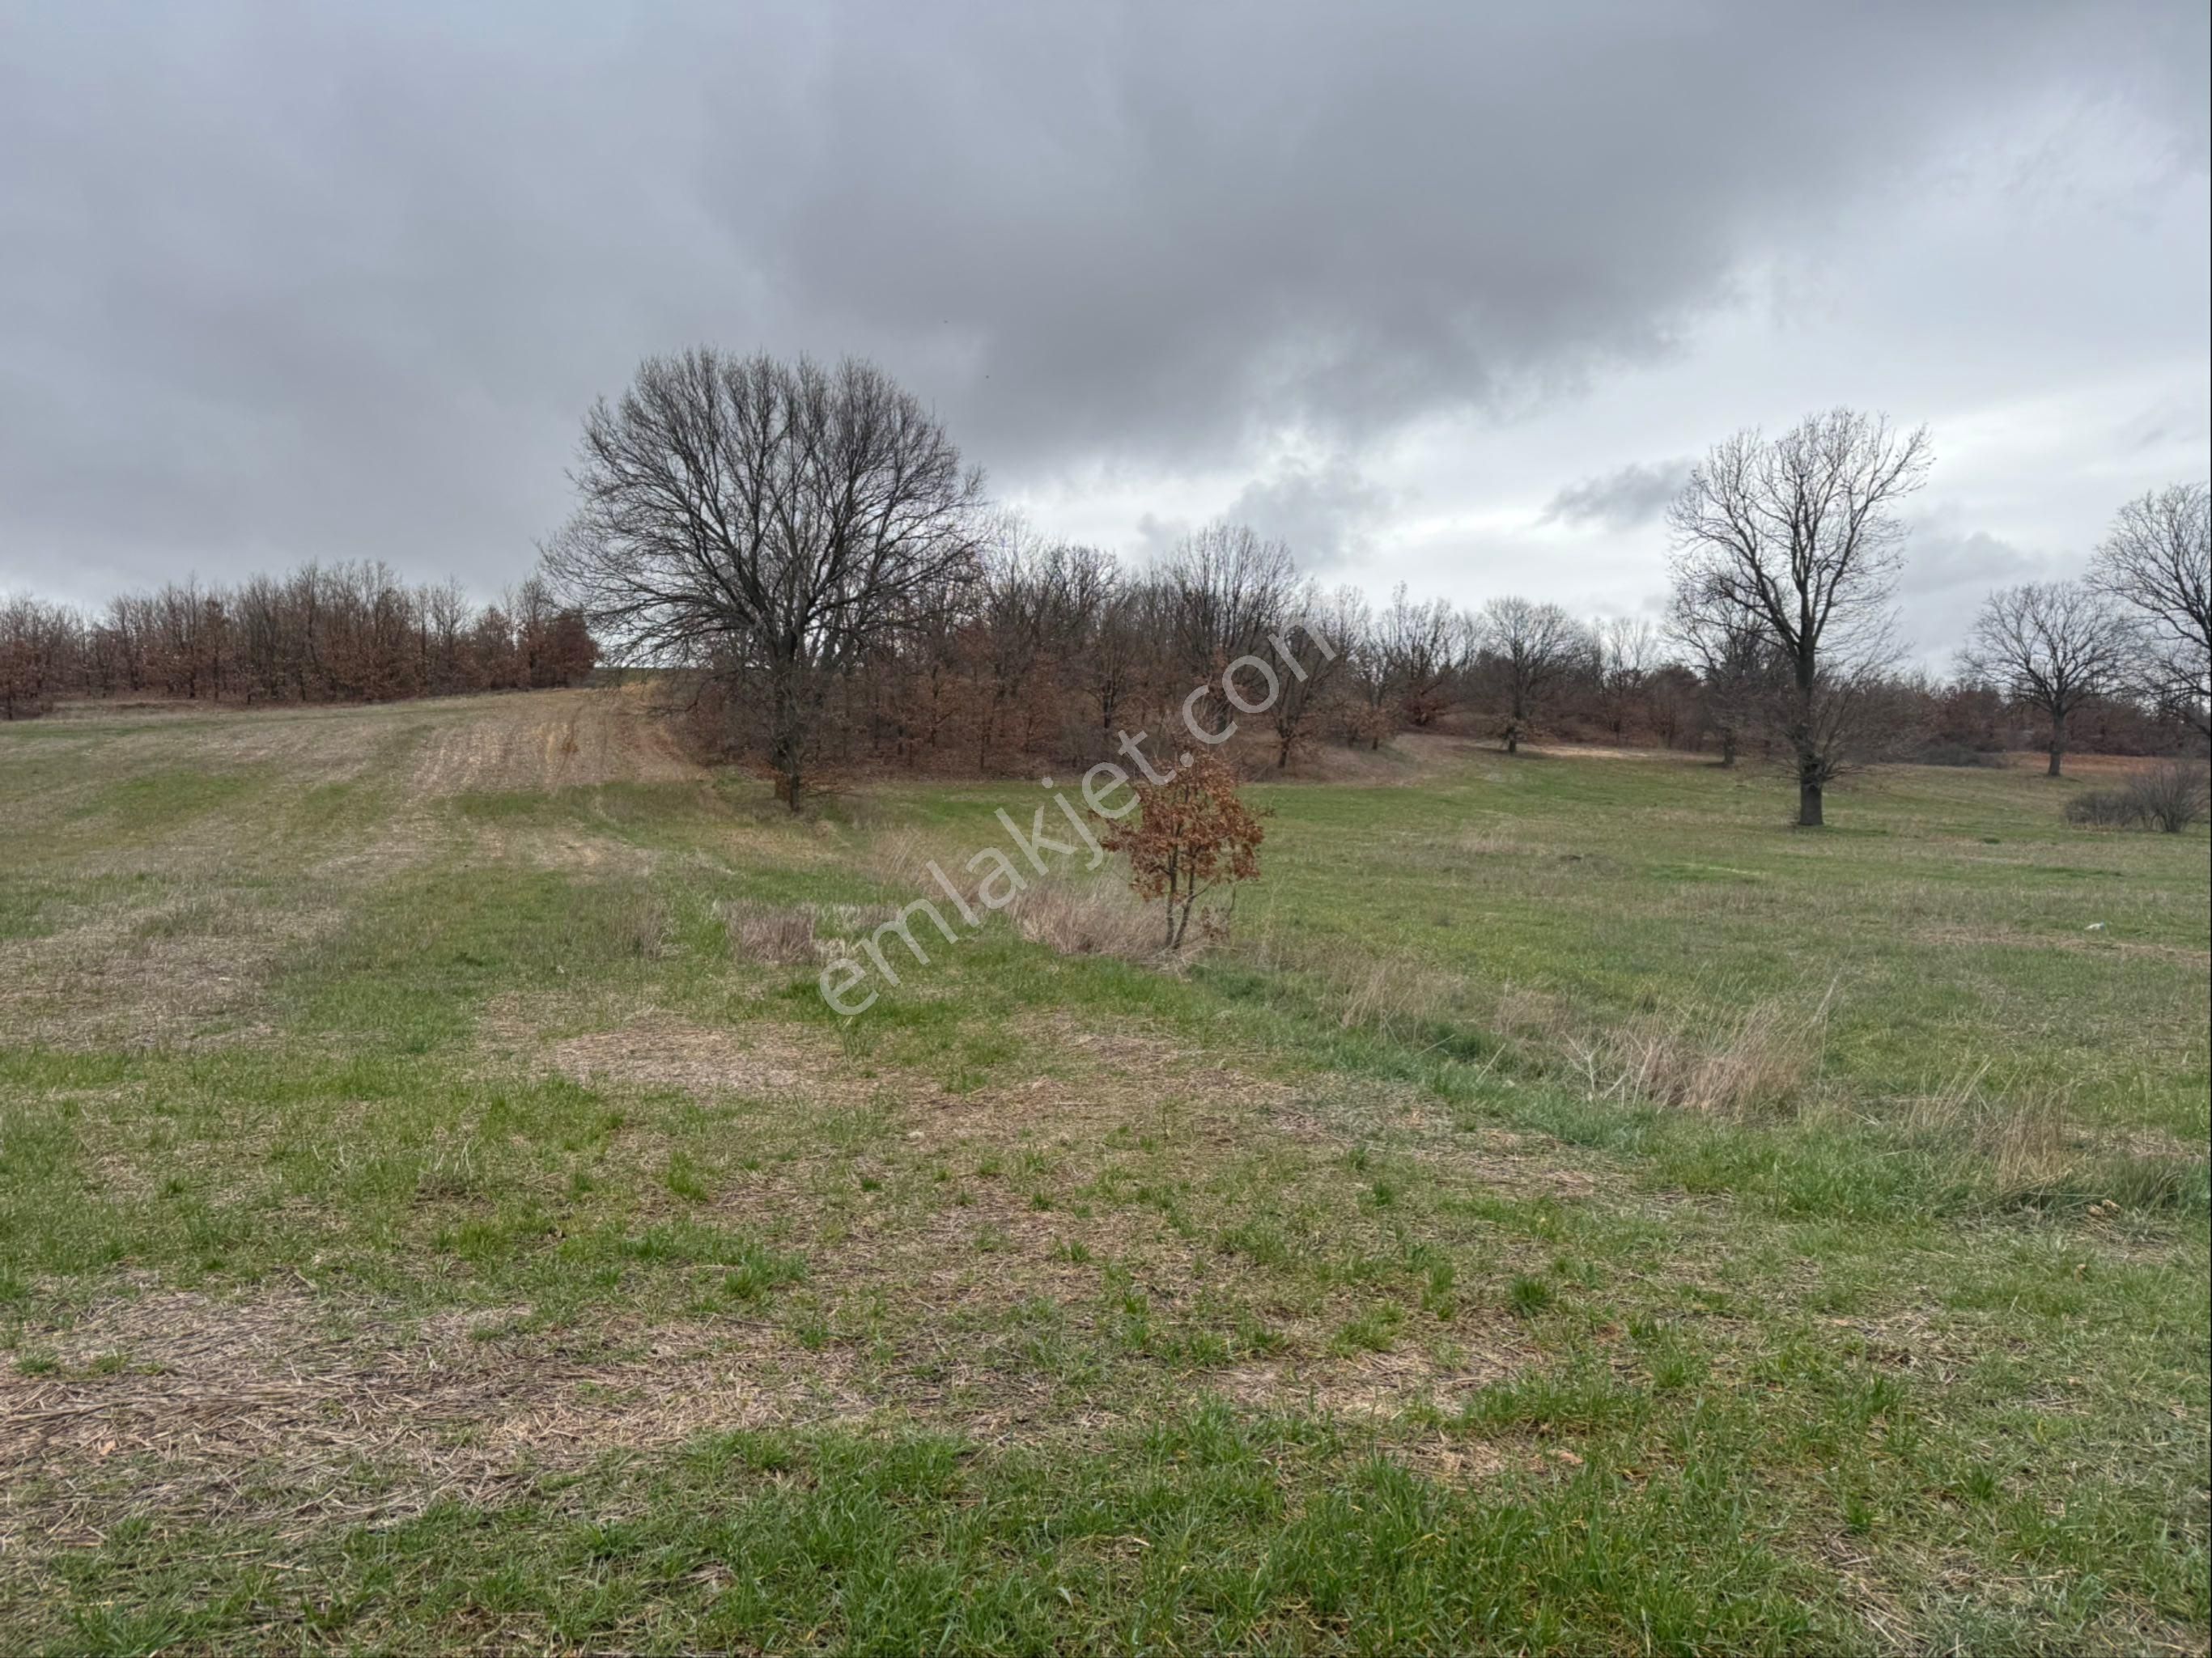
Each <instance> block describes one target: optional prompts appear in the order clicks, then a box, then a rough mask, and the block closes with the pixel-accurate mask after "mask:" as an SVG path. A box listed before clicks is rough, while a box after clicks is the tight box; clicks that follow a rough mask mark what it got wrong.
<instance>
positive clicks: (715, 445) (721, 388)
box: [544, 349, 982, 811]
mask: <svg viewBox="0 0 2212 1658" xmlns="http://www.w3.org/2000/svg"><path fill="white" fill-rule="evenodd" d="M574 479H575V483H576V486H577V488H578V489H579V490H580V492H581V493H582V495H583V498H584V501H583V506H582V507H581V508H580V511H579V512H578V513H577V514H576V516H575V518H574V519H572V520H571V521H570V523H569V524H568V526H567V527H566V528H565V529H564V530H563V531H562V532H561V533H560V535H559V536H558V537H556V538H555V540H554V541H553V543H552V544H551V545H550V546H549V547H548V548H547V549H546V550H545V553H544V563H545V568H546V571H547V573H548V574H549V575H550V576H551V577H552V578H553V579H554V580H555V581H556V583H557V584H558V585H559V586H560V587H561V588H562V591H563V592H564V593H565V594H566V596H567V597H568V599H569V600H570V601H571V602H572V603H574V604H577V605H578V606H580V608H581V609H582V610H584V611H585V613H586V616H588V618H589V619H590V621H591V623H592V625H593V626H594V627H596V628H597V629H599V630H600V631H601V633H602V635H603V636H604V637H605V638H606V639H607V640H608V641H609V642H610V643H611V645H612V646H613V647H615V649H616V651H617V653H619V654H621V655H622V656H623V657H624V658H625V659H629V660H633V661H643V662H664V663H682V664H688V665H715V666H717V667H718V668H719V669H720V671H724V672H726V673H730V674H732V676H736V677H750V678H757V680H758V682H759V683H760V684H761V686H762V689H763V692H764V693H765V697H766V702H767V708H766V733H765V734H766V748H767V751H768V758H769V764H770V765H771V766H772V767H773V768H774V770H775V774H776V776H777V778H778V787H779V789H780V790H781V792H782V793H783V794H784V795H785V797H786V798H787V799H788V801H789V802H790V805H791V808H792V810H793V811H798V810H799V792H800V789H801V786H802V785H803V783H804V780H805V774H806V770H807V767H808V765H809V757H808V756H809V753H810V750H811V745H812V743H813V739H814V738H815V737H816V735H817V723H818V721H819V719H820V717H821V713H822V709H823V701H824V698H825V696H826V695H827V692H828V689H829V684H830V683H831V682H832V681H833V680H834V678H835V677H836V676H837V675H839V674H841V673H842V672H844V671H848V669H850V668H851V667H852V666H853V665H855V664H856V663H857V662H858V661H859V660H860V658H861V657H862V656H863V655H864V654H865V653H866V651H867V650H868V649H869V647H871V646H872V645H874V644H876V643H877V642H878V641H881V640H882V639H884V637H885V636H886V635H889V634H890V633H891V632H893V631H895V630H896V629H898V628H899V627H901V626H902V625H903V624H904V623H907V622H908V620H909V619H910V618H911V616H912V615H913V613H914V609H913V607H914V604H915V602H916V601H917V600H918V599H919V598H921V596H923V595H925V594H928V593H931V592H939V591H942V590H943V588H944V586H945V579H946V577H947V575H948V574H949V573H951V572H952V571H954V570H956V569H957V568H964V567H966V566H967V565H969V563H970V562H972V561H973V560H974V558H975V526H976V514H977V509H978V507H979V506H980V504H981V498H982V475H981V473H980V472H977V471H973V470H971V469H967V468H963V466H962V465H961V462H960V454H959V451H958V450H957V449H956V448H955V447H954V446H953V445H952V442H951V439H950V438H948V437H947V436H946V435H945V430H944V428H943V427H941V426H940V425H939V423H938V422H937V419H936V417H935V416H933V415H931V414H930V413H929V411H928V410H927V409H925V408H924V407H923V406H922V405H921V403H920V402H918V401H917V400H916V399H915V398H914V397H913V396H911V395H910V394H909V393H908V392H904V391H902V390H901V389H900V388H899V387H898V386H896V384H894V383H893V382H892V381H891V380H890V378H889V377H888V376H887V375H885V374H884V373H883V372H882V370H880V369H878V368H877V367H874V366H873V365H872V364H869V363H866V362H860V361H852V360H848V361H844V362H842V363H841V364H839V365H838V366H837V367H835V368H824V367H820V366H819V365H817V364H816V363H814V362H811V361H807V360H806V359H804V358H802V359H800V360H799V361H797V362H796V363H781V362H777V361H775V360H774V359H772V358H769V357H766V356H756V357H749V358H744V359H738V358H733V357H727V356H724V355H720V354H719V353H717V352H715V351H713V350H711V349H697V350H692V351H689V352H686V353H685V354H684V355H682V356H679V357H653V358H649V359H647V361H646V362H645V363H644V364H643V365H642V366H641V367H640V368H639V369H638V371H637V377H636V379H635V380H634V381H633V382H632V384H631V386H630V388H629V391H627V392H624V393H623V397H622V400H621V401H620V402H619V403H618V404H615V405H614V406H612V407H610V406H609V405H608V404H606V403H605V402H604V401H603V402H601V403H600V404H598V405H597V406H596V407H595V408H593V410H592V412H591V414H590V415H589V416H587V417H586V421H585V423H584V438H583V446H582V454H581V458H580V464H579V465H578V467H577V470H576V471H575V474H574Z"/></svg>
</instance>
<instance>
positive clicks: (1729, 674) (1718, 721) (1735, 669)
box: [1667, 583, 1774, 768]
mask: <svg viewBox="0 0 2212 1658" xmlns="http://www.w3.org/2000/svg"><path fill="white" fill-rule="evenodd" d="M1667 635H1668V638H1669V639H1671V640H1672V641H1674V643H1675V644H1677V645H1679V646H1680V647H1681V648H1682V649H1683V650H1684V651H1686V653H1688V654H1689V657H1690V659H1691V661H1692V663H1693V664H1694V665H1695V666H1696V669H1697V674H1698V689H1699V695H1700V698H1701V700H1702V701H1703V704H1704V708H1703V712H1704V716H1705V724H1706V725H1707V726H1710V727H1711V730H1712V733H1713V735H1714V736H1716V737H1717V738H1719V739H1720V744H1721V764H1722V766H1723V768H1727V767H1733V766H1734V765H1735V761H1736V755H1737V753H1738V751H1739V750H1741V748H1742V746H1743V738H1744V734H1745V732H1747V730H1748V729H1749V728H1750V726H1751V725H1752V722H1753V720H1755V719H1757V718H1758V716H1759V711H1760V710H1761V709H1762V708H1764V707H1765V706H1766V705H1767V703H1768V701H1769V700H1770V698H1771V689H1772V687H1771V680H1772V677H1773V673H1772V670H1773V667H1774V646H1773V643H1772V641H1771V640H1770V639H1769V638H1768V637H1767V634H1766V630H1765V627H1764V626H1763V625H1761V623H1759V620H1758V619H1757V618H1756V617H1754V616H1751V615H1750V614H1748V613H1747V612H1746V611H1743V610H1735V609H1734V608H1732V607H1730V606H1728V605H1725V604H1705V603H1703V602H1702V601H1701V600H1700V598H1699V596H1698V595H1696V594H1692V593H1689V592H1685V591H1684V589H1683V588H1682V587H1681V586H1680V584H1679V583H1678V584H1677V586H1676V587H1675V591H1674V601H1673V604H1672V606H1671V607H1670V609H1669V610H1668V616H1667Z"/></svg>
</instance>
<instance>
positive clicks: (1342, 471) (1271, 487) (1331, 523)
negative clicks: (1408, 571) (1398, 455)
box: [1227, 455, 1392, 575]
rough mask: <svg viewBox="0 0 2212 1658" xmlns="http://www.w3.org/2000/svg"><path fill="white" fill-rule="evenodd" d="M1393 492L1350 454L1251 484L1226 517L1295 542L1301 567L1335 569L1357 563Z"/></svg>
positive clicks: (1297, 465) (1292, 467)
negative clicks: (1368, 474)
mask: <svg viewBox="0 0 2212 1658" xmlns="http://www.w3.org/2000/svg"><path fill="white" fill-rule="evenodd" d="M1391 505H1392V497H1391V495H1390V492H1389V490H1387V489H1383V488H1381V487H1380V486H1378V485H1376V484H1375V483H1371V482H1370V480H1369V479H1368V478H1367V477H1364V475H1363V474H1362V473H1361V472H1360V471H1359V469H1358V466H1357V465H1355V464H1354V463H1353V462H1352V460H1351V459H1349V458H1347V457H1346V456H1342V455H1336V456H1332V457H1330V458H1329V459H1328V460H1326V461H1323V462H1322V463H1320V464H1318V465H1313V464H1309V463H1305V462H1291V463H1289V464H1287V465H1284V466H1282V467H1279V469H1277V470H1276V471H1273V472H1272V473H1270V474H1269V475H1268V476H1267V477H1263V478H1255V479H1254V480H1253V481H1252V482H1251V483H1248V484H1246V485H1245V486H1244V488H1243V490H1242V491H1241V492H1239V494H1238V495H1237V499H1236V500H1235V501H1233V502H1231V505H1230V507H1229V511H1228V514H1227V516H1228V517H1229V518H1230V519H1232V520H1234V521H1236V522H1237V523H1241V524H1249V525H1251V526H1252V527H1253V528H1254V529H1255V530H1257V531H1259V532H1260V533H1261V535H1263V536H1268V537H1274V538H1277V539H1279V540H1282V541H1285V542H1287V543H1289V544H1290V547H1291V552H1292V553H1294V554H1295V555H1296V556H1297V561H1298V568H1301V569H1303V570H1305V571H1307V572H1308V573H1309V574H1316V575H1328V574H1337V573H1340V572H1342V571H1344V570H1345V569H1346V568H1349V567H1351V566H1352V565H1353V564H1355V563H1356V562H1358V557H1359V555H1360V554H1361V553H1362V552H1363V551H1364V550H1365V548H1366V546H1367V544H1368V542H1369V538H1370V536H1371V535H1372V533H1373V531H1375V529H1376V526H1377V525H1380V524H1381V523H1382V521H1383V519H1384V518H1385V517H1386V516H1387V515H1388V513H1389V510H1390V507H1391Z"/></svg>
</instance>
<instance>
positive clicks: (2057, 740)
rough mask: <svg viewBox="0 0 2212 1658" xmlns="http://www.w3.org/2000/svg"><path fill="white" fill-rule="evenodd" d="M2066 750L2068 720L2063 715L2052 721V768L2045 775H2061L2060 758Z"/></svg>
mask: <svg viewBox="0 0 2212 1658" xmlns="http://www.w3.org/2000/svg"><path fill="white" fill-rule="evenodd" d="M2065 752H2066V721H2065V720H2064V719H2063V717H2062V718H2059V719H2057V720H2052V721H2051V769H2050V770H2049V771H2047V772H2045V774H2044V775H2045V776H2046V777H2056V776H2057V775H2059V771H2058V758H2059V756H2061V755H2063V754H2064V753H2065Z"/></svg>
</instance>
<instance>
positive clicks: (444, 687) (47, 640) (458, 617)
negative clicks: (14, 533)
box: [0, 562, 599, 720]
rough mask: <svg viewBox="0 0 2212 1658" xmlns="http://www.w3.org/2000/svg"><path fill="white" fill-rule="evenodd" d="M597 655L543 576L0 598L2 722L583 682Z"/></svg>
mask: <svg viewBox="0 0 2212 1658" xmlns="http://www.w3.org/2000/svg"><path fill="white" fill-rule="evenodd" d="M598 659H599V647H598V645H597V643H596V641H594V640H593V639H592V635H591V632H590V629H589V628H588V626H587V625H586V622H585V619H584V616H583V614H582V612H581V611H580V610H577V609H575V608H574V606H570V605H563V604H560V603H559V602H558V601H557V600H556V598H555V596H554V594H553V592H552V590H551V588H550V587H549V586H547V585H546V583H545V582H544V580H542V579H541V578H539V577H537V576H532V577H531V578H530V579H529V580H526V581H524V582H523V583H522V584H521V585H520V586H518V587H516V588H515V589H514V590H513V592H510V593H509V594H507V596H506V598H504V599H503V600H502V601H501V602H500V603H497V604H483V605H478V604H474V603H472V602H471V600H470V599H469V598H468V596H467V595H466V594H465V592H463V591H462V589H461V587H460V586H459V584H458V583H455V582H450V581H449V582H446V583H444V584H442V585H440V586H408V585H406V584H405V583H404V582H402V581H401V580H399V578H398V576H397V574H394V573H393V572H392V570H391V569H390V568H387V567H386V566H385V565H384V564H382V563H379V562H363V563H351V564H330V565H324V564H308V565H305V566H303V567H301V568H299V569H296V570H294V571H292V572H291V573H290V574H286V575H281V576H254V577H252V578H250V579H249V580H245V581H241V582H239V583H237V584H236V585H234V586H203V585H202V584H201V583H200V582H198V581H197V580H185V581H183V582H171V583H168V584H166V585H164V586H161V587H158V588H155V589H154V590H153V591H151V592H138V593H127V594H124V595H122V596H120V597H118V598H113V599H111V600H110V601H109V602H108V604H106V607H105V608H104V609H100V610H79V609H76V608H73V607H71V606H68V605H63V604H49V603H46V602H44V601H41V600H40V599H37V598H32V597H29V596H28V595H19V596H16V597H15V598H8V599H6V600H4V601H0V718H4V719H9V720H17V719H23V718H27V717H29V716H31V715H34V714H44V713H48V712H50V711H51V710H52V708H53V707H54V705H55V702H56V701H58V699H61V698H64V697H98V698H116V697H160V698H164V699H173V700H182V701H207V702H243V703H249V704H267V703H272V702H380V701H391V700H393V699H395V698H399V697H407V696H425V695H428V696H443V695H457V694H459V693H463V692H470V691H487V690H511V689H538V688H544V687H546V686H553V685H569V684H574V683H576V682H577V681H579V680H580V679H581V678H582V677H584V676H585V675H586V674H588V673H589V672H590V671H591V670H592V666H593V665H594V664H595V663H596V662H597V661H598Z"/></svg>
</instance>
